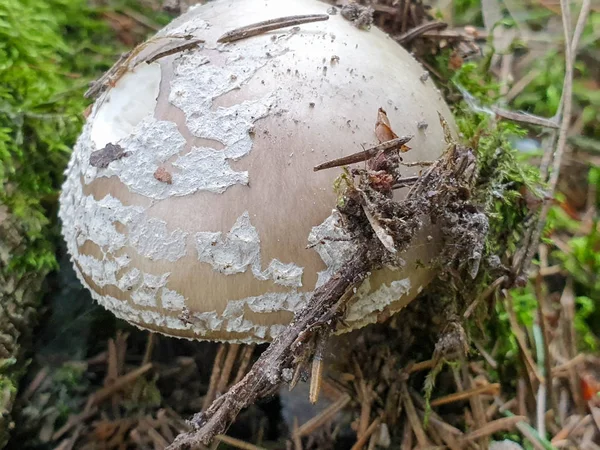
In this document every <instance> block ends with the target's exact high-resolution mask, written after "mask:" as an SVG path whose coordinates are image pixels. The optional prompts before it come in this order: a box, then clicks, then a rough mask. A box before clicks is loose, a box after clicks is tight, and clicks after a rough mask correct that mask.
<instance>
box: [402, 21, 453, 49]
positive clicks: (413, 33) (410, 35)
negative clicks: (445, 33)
mask: <svg viewBox="0 0 600 450" xmlns="http://www.w3.org/2000/svg"><path fill="white" fill-rule="evenodd" d="M447 26H448V24H447V23H444V22H427V23H424V24H423V25H419V26H418V27H415V28H413V29H412V30H410V31H407V32H406V33H404V34H401V35H400V36H396V37H394V40H396V41H397V42H398V43H399V44H401V45H405V44H408V43H409V42H410V41H412V40H414V39H416V38H418V37H419V36H421V35H423V34H424V33H427V32H428V31H433V30H443V29H444V28H446V27H447Z"/></svg>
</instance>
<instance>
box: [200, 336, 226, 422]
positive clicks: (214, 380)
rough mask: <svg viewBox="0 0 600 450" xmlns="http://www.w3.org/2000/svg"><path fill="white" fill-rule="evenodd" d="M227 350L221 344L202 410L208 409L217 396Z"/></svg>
mask: <svg viewBox="0 0 600 450" xmlns="http://www.w3.org/2000/svg"><path fill="white" fill-rule="evenodd" d="M226 350H227V346H226V345H225V344H222V343H221V344H219V349H218V350H217V354H216V356H215V360H214V361H213V369H212V373H211V374H210V380H209V382H208V390H207V391H206V395H205V396H204V401H203V402H202V410H206V409H208V407H209V406H210V404H211V403H212V401H213V400H214V398H215V397H216V395H217V385H218V384H219V380H220V379H221V365H222V364H223V359H224V358H225V353H226Z"/></svg>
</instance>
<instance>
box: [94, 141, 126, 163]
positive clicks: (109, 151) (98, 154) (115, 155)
mask: <svg viewBox="0 0 600 450" xmlns="http://www.w3.org/2000/svg"><path fill="white" fill-rule="evenodd" d="M130 154H131V153H130V152H126V151H125V150H124V149H123V147H121V146H120V145H119V144H112V143H110V142H109V143H108V144H106V146H105V147H104V148H102V149H100V150H96V151H95V152H92V154H91V155H90V164H91V165H92V166H94V167H98V168H99V169H106V168H107V167H108V165H109V164H110V163H111V162H113V161H117V160H119V159H121V158H126V157H127V156H129V155H130Z"/></svg>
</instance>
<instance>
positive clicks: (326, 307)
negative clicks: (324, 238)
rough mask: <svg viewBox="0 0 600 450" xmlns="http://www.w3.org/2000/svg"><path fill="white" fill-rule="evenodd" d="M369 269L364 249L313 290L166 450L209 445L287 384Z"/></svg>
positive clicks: (180, 449) (181, 449) (369, 265)
mask: <svg viewBox="0 0 600 450" xmlns="http://www.w3.org/2000/svg"><path fill="white" fill-rule="evenodd" d="M371 266H372V263H371V261H369V258H368V257H367V249H366V248H365V247H363V248H361V249H359V251H358V252H357V255H356V257H355V258H354V259H353V260H352V261H350V262H349V263H348V264H346V266H345V267H344V268H342V269H341V270H340V271H339V272H338V273H337V274H335V275H334V276H333V277H332V278H331V279H330V280H329V281H328V282H327V283H325V284H324V285H322V286H321V287H319V288H317V289H316V290H315V292H314V294H313V296H312V298H311V300H310V301H309V302H308V303H307V305H306V306H305V307H304V308H303V309H302V310H301V311H299V312H298V314H297V316H296V318H295V319H294V321H293V322H292V323H291V324H290V325H289V326H288V328H287V329H286V330H285V332H283V333H280V334H279V335H278V336H277V337H276V338H275V340H274V341H273V343H272V344H271V345H270V346H269V348H268V349H267V350H265V352H264V353H263V354H262V355H261V356H260V358H259V359H258V360H257V361H256V363H255V364H254V366H252V369H250V371H249V372H248V374H247V375H246V376H245V377H244V378H243V379H242V381H240V382H239V383H237V384H236V385H234V386H232V387H231V389H230V390H229V391H228V392H227V393H226V394H224V395H223V396H221V397H220V398H219V399H218V400H217V401H216V402H214V403H213V404H212V405H211V406H210V408H208V410H207V411H205V412H203V413H199V414H195V415H194V417H193V418H192V419H191V423H192V426H193V430H192V431H190V432H188V433H184V434H181V435H179V436H178V437H177V438H176V439H175V441H174V442H173V444H171V445H170V446H169V447H168V449H169V450H183V449H192V448H194V446H198V444H203V445H207V444H209V443H210V442H211V441H212V439H213V438H214V437H215V436H216V435H217V434H222V433H223V432H224V431H225V429H226V428H227V426H228V425H229V424H230V423H231V422H232V421H233V420H234V419H235V417H236V416H237V415H238V413H239V412H240V411H241V410H242V409H243V408H245V407H246V406H249V405H250V404H252V403H253V402H254V401H255V400H256V399H257V398H259V397H262V396H264V395H266V394H268V393H271V392H273V391H275V390H276V389H277V388H278V387H279V385H280V384H281V383H282V382H284V381H290V380H291V376H292V374H291V372H292V369H293V367H294V361H295V358H298V357H300V356H301V355H302V353H303V352H304V350H305V346H304V345H303V343H305V342H306V341H307V340H308V339H309V338H310V337H312V335H313V330H314V328H315V327H318V326H321V325H322V324H323V320H330V319H331V313H332V310H333V311H334V312H335V310H336V309H337V304H338V300H339V299H340V298H341V297H342V296H343V295H344V294H345V293H346V291H348V289H351V288H353V287H355V286H357V285H358V284H359V283H360V282H362V281H363V280H364V279H365V278H366V276H367V272H368V271H369V270H371V268H372V267H371Z"/></svg>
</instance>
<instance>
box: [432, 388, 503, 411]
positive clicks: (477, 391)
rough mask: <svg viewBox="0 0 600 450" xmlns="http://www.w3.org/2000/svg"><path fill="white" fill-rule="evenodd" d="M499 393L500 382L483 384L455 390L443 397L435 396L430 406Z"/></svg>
mask: <svg viewBox="0 0 600 450" xmlns="http://www.w3.org/2000/svg"><path fill="white" fill-rule="evenodd" d="M499 393H500V383H492V384H488V385H485V386H480V387H476V388H473V389H469V390H466V391H463V392H456V393H454V394H450V395H446V396H444V397H440V398H436V399H435V400H432V401H431V406H441V405H446V404H448V403H454V402H459V401H461V400H468V399H470V398H471V397H473V396H476V395H481V394H493V395H497V394H499Z"/></svg>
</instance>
